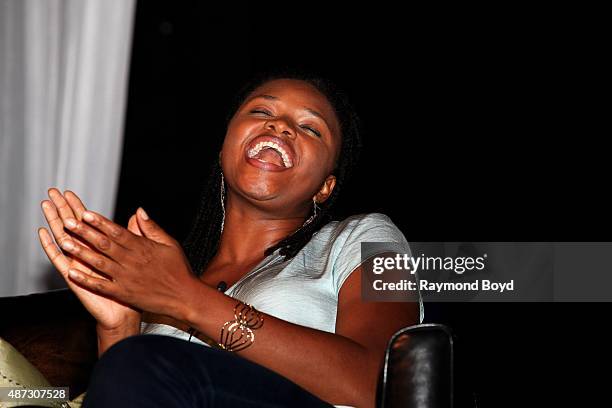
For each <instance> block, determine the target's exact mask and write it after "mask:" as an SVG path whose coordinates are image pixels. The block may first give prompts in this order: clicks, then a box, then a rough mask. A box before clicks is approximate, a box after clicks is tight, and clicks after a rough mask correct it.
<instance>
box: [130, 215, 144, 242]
mask: <svg viewBox="0 0 612 408" xmlns="http://www.w3.org/2000/svg"><path fill="white" fill-rule="evenodd" d="M127 229H128V231H130V232H131V233H132V234H136V235H139V236H141V237H142V231H141V230H140V227H139V226H138V221H137V220H136V214H134V215H132V216H131V217H130V220H129V221H128V227H127Z"/></svg>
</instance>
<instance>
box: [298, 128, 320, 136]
mask: <svg viewBox="0 0 612 408" xmlns="http://www.w3.org/2000/svg"><path fill="white" fill-rule="evenodd" d="M300 127H301V128H302V129H304V130H307V131H308V132H310V133H312V134H314V135H315V136H317V137H321V132H319V131H318V130H316V129H314V128H311V127H310V126H300Z"/></svg>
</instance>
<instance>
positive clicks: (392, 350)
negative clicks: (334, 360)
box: [0, 289, 453, 408]
mask: <svg viewBox="0 0 612 408" xmlns="http://www.w3.org/2000/svg"><path fill="white" fill-rule="evenodd" d="M0 316H2V317H1V318H0V337H2V338H3V339H5V340H6V341H8V342H9V343H10V344H12V345H13V346H14V347H15V348H16V349H18V350H19V351H20V352H21V353H22V354H23V355H24V356H25V357H26V358H27V359H28V360H29V361H30V362H32V364H33V365H34V366H36V367H37V368H38V369H39V370H40V371H41V372H42V374H43V375H44V376H45V377H46V378H47V379H48V380H49V382H50V383H51V384H52V385H54V386H69V387H70V396H71V398H74V397H76V396H77V395H79V394H81V393H82V392H83V391H85V390H86V388H87V383H88V381H89V376H90V373H91V370H92V368H93V366H94V364H95V362H96V360H97V343H96V335H95V321H94V319H93V318H92V317H91V315H89V313H88V312H87V311H86V310H85V308H84V307H83V306H82V305H81V303H80V302H79V300H78V299H77V297H76V296H75V295H74V294H73V293H72V292H71V291H70V290H68V289H60V290H54V291H49V292H45V293H37V294H32V295H26V296H13V297H2V298H0ZM377 401H378V404H377V405H378V407H380V408H448V407H452V406H453V337H452V335H451V333H450V331H449V330H448V329H447V328H446V327H444V326H442V325H438V324H421V325H416V326H411V327H406V328H404V329H402V330H400V331H398V332H397V333H395V334H394V335H393V336H392V338H391V339H390V341H389V344H388V346H387V350H386V354H385V361H384V365H383V369H382V372H381V376H380V379H379V384H378V390H377Z"/></svg>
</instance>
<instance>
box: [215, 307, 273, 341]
mask: <svg viewBox="0 0 612 408" xmlns="http://www.w3.org/2000/svg"><path fill="white" fill-rule="evenodd" d="M263 320H264V319H263V315H262V314H261V313H260V312H258V311H257V310H256V309H255V308H254V307H253V306H251V305H249V304H248V303H244V302H240V301H238V303H237V304H236V306H235V307H234V320H230V321H228V322H225V324H224V325H223V326H222V327H221V335H220V339H219V346H220V347H221V348H222V349H224V350H227V351H240V350H244V349H245V348H247V347H249V346H250V345H251V344H253V342H254V341H255V333H253V330H256V329H259V328H260V327H261V326H263Z"/></svg>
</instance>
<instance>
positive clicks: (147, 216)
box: [138, 207, 149, 220]
mask: <svg viewBox="0 0 612 408" xmlns="http://www.w3.org/2000/svg"><path fill="white" fill-rule="evenodd" d="M138 212H139V213H140V218H142V219H143V220H148V219H149V215H148V214H147V212H146V211H145V210H144V209H143V208H142V207H139V208H138Z"/></svg>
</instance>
